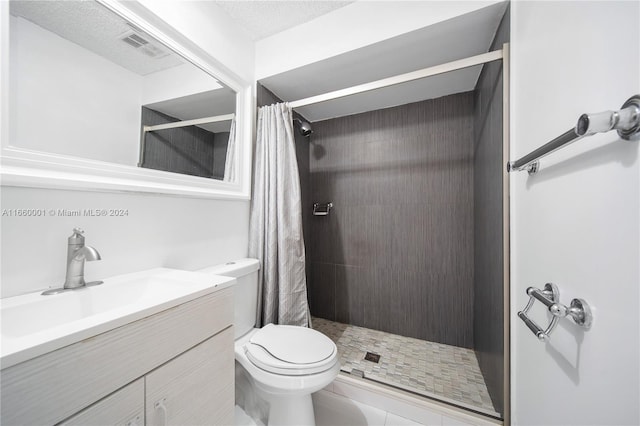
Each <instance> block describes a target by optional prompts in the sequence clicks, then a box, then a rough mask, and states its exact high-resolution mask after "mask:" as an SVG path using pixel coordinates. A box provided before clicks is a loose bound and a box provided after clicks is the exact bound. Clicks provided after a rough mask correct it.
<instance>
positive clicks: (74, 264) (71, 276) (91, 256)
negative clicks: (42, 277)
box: [42, 228, 103, 295]
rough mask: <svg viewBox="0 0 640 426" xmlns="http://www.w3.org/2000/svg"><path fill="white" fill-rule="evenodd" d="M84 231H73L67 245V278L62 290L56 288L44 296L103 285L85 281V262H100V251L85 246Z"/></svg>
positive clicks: (76, 229) (98, 282) (77, 229)
mask: <svg viewBox="0 0 640 426" xmlns="http://www.w3.org/2000/svg"><path fill="white" fill-rule="evenodd" d="M82 234H84V231H83V230H82V229H80V228H74V229H73V235H71V236H70V237H69V240H68V241H69V243H68V245H67V276H66V278H65V280H64V286H63V287H62V288H55V289H52V290H47V291H45V292H43V293H42V294H43V295H50V294H57V293H62V292H64V291H69V290H76V289H79V288H83V287H88V286H92V285H98V284H102V283H103V281H92V282H86V281H85V280H84V262H85V261H86V262H91V261H93V260H100V259H101V257H100V253H98V250H96V249H94V248H93V247H90V246H85V245H84V236H83V235H82Z"/></svg>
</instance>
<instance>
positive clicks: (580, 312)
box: [518, 283, 593, 342]
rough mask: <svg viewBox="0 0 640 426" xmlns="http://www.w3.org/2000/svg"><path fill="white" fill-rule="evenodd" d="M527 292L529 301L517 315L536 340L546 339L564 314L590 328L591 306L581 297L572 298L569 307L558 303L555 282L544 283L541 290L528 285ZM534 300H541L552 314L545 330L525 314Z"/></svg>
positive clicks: (580, 324) (591, 320) (558, 292)
mask: <svg viewBox="0 0 640 426" xmlns="http://www.w3.org/2000/svg"><path fill="white" fill-rule="evenodd" d="M527 294H528V295H529V302H528V303H527V306H526V307H525V308H524V310H522V311H520V312H518V317H519V318H520V319H521V320H522V321H524V323H525V324H526V325H527V327H529V330H531V331H532V332H533V334H535V335H536V337H537V338H538V340H540V341H543V342H544V341H547V340H548V339H549V335H550V334H551V332H552V331H553V329H554V328H555V327H556V325H557V324H558V321H559V320H560V318H564V317H566V316H570V317H571V319H573V321H574V322H575V323H576V324H578V325H579V326H581V327H584V328H586V329H587V330H588V329H589V328H591V323H592V322H593V316H592V315H591V308H590V307H589V304H588V303H587V302H585V301H584V300H582V299H573V300H572V301H571V305H570V306H569V307H567V306H565V305H563V304H562V303H560V291H559V290H558V287H557V286H556V285H555V284H552V283H547V284H545V285H544V289H543V290H539V289H537V288H534V287H529V288H528V289H527ZM536 300H538V301H540V302H542V303H543V304H544V305H545V306H546V307H547V308H548V309H549V312H551V314H552V315H553V318H551V322H550V323H549V325H548V326H547V328H546V329H545V330H542V328H541V327H540V326H539V325H538V324H536V323H535V322H534V321H533V320H532V319H531V318H529V317H528V316H527V312H529V309H531V307H532V306H533V304H534V302H535V301H536Z"/></svg>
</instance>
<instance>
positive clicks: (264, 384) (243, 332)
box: [198, 259, 340, 426]
mask: <svg viewBox="0 0 640 426" xmlns="http://www.w3.org/2000/svg"><path fill="white" fill-rule="evenodd" d="M259 269H260V262H259V261H258V260H257V259H240V260H236V261H234V262H229V263H226V264H223V265H216V266H212V267H209V268H204V269H201V270H199V271H198V272H201V273H206V274H213V275H224V276H229V277H234V278H236V279H237V281H238V282H237V284H236V286H235V305H234V327H235V330H234V332H235V335H234V339H235V358H236V403H237V404H238V405H240V406H241V408H243V409H244V410H245V411H246V412H247V413H248V414H250V415H251V416H252V417H254V418H256V417H260V418H258V419H256V420H261V421H265V420H266V421H267V423H268V424H269V425H283V426H284V425H314V424H315V420H314V413H313V403H312V400H311V394H312V393H313V392H316V391H319V390H320V389H322V388H324V387H325V386H327V385H328V384H329V383H331V382H332V381H333V379H335V377H336V376H337V375H338V372H339V371H340V361H339V359H338V349H337V347H336V345H335V343H333V341H332V340H331V339H329V338H328V337H326V336H325V335H324V334H322V333H320V332H318V331H316V330H312V329H310V328H307V327H298V326H290V325H274V324H267V325H266V326H264V327H263V328H255V324H256V316H257V309H258V271H259Z"/></svg>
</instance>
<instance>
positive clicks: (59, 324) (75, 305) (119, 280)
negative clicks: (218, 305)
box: [0, 268, 236, 369]
mask: <svg viewBox="0 0 640 426" xmlns="http://www.w3.org/2000/svg"><path fill="white" fill-rule="evenodd" d="M235 282H236V280H235V278H230V277H223V276H215V275H210V274H203V273H199V272H188V271H180V270H176V269H167V268H155V269H150V270H147V271H142V272H136V273H132V274H125V275H118V276H115V277H111V278H106V279H104V284H101V285H98V286H92V287H86V288H83V289H79V290H74V291H68V292H64V293H59V294H54V295H49V296H43V295H42V294H41V292H37V293H29V294H25V295H21V296H16V297H9V298H5V299H0V318H1V326H0V328H1V330H2V334H1V342H0V343H1V345H0V367H1V368H3V369H4V368H7V367H11V366H12V365H15V364H18V363H20V362H24V361H27V360H29V359H31V358H35V357H37V356H39V355H43V354H45V353H47V352H51V351H54V350H56V349H59V348H61V347H64V346H67V345H71V344H73V343H76V342H79V341H81V340H84V339H87V338H90V337H93V336H96V335H98V334H100V333H104V332H107V331H109V330H112V329H114V328H117V327H121V326H123V325H126V324H128V323H131V322H133V321H137V320H139V319H142V318H145V317H148V316H150V315H153V314H156V313H158V312H161V311H163V310H166V309H169V308H172V307H174V306H177V305H180V304H182V303H186V302H189V301H191V300H194V299H196V298H198V297H202V296H205V295H207V294H210V293H214V292H216V291H219V290H222V289H224V288H227V287H230V286H232V285H234V284H235Z"/></svg>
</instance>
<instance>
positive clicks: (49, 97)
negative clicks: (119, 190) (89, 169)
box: [9, 16, 142, 166]
mask: <svg viewBox="0 0 640 426" xmlns="http://www.w3.org/2000/svg"><path fill="white" fill-rule="evenodd" d="M10 29H11V47H10V55H11V59H10V67H11V68H10V87H11V99H10V106H9V108H10V110H9V111H10V121H11V127H10V132H11V139H10V140H11V143H12V145H16V146H18V147H21V148H29V149H34V150H37V151H44V152H54V153H57V154H65V155H72V156H78V157H82V158H89V159H94V160H102V161H107V162H110V163H118V164H125V165H131V166H133V165H136V164H137V162H138V141H139V139H140V93H141V86H142V78H141V77H140V76H139V75H137V74H135V73H133V72H131V71H128V70H126V69H124V68H122V67H121V66H119V65H116V64H114V63H113V62H110V61H109V60H107V59H104V58H103V57H101V56H99V55H96V54H94V53H92V52H90V51H89V50H87V49H84V48H82V47H80V46H78V45H77V44H75V43H72V42H70V41H68V40H65V39H63V38H62V37H59V36H57V35H56V34H54V33H52V32H50V31H47V30H45V29H43V28H42V27H39V26H38V25H36V24H33V23H32V22H30V21H27V20H26V19H23V18H18V17H14V16H12V17H11V25H10Z"/></svg>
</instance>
